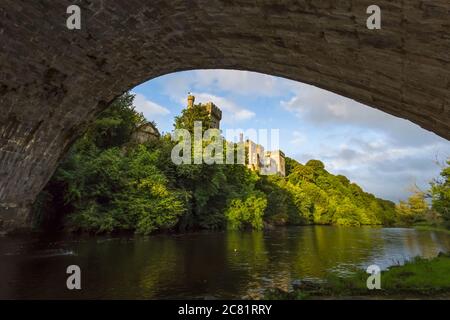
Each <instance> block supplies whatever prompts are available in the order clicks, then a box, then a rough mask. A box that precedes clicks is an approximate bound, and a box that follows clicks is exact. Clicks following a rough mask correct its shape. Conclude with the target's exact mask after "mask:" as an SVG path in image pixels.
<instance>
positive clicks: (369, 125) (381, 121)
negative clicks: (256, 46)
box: [280, 84, 445, 146]
mask: <svg viewBox="0 0 450 320" xmlns="http://www.w3.org/2000/svg"><path fill="white" fill-rule="evenodd" d="M294 91H296V94H295V95H294V96H293V97H291V98H290V99H289V100H282V101H280V105H281V107H282V108H283V109H285V110H287V111H288V112H291V113H293V114H294V115H295V116H296V117H298V118H300V119H302V120H304V121H305V122H307V123H310V124H314V125H318V126H326V127H327V129H333V128H334V129H339V128H342V127H353V128H360V129H364V130H365V131H374V132H378V133H383V135H384V136H385V139H386V140H389V141H390V143H391V144H395V145H402V146H404V145H410V146H417V145H428V144H430V143H435V142H439V141H441V142H442V141H445V140H444V139H443V138H440V137H439V136H437V135H435V134H434V133H432V132H429V131H426V130H424V129H422V128H420V127H419V126H418V125H415V124H413V123H412V122H410V121H407V120H404V119H401V118H398V117H395V116H392V115H390V114H388V113H385V112H382V111H380V110H378V109H375V108H372V107H368V106H366V105H363V104H361V103H358V102H356V101H354V100H351V99H348V98H345V97H342V96H339V95H337V94H334V93H332V92H329V91H325V90H322V89H319V88H316V87H313V86H309V85H305V84H297V87H296V89H294Z"/></svg>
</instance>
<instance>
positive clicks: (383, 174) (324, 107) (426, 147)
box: [132, 70, 450, 201]
mask: <svg viewBox="0 0 450 320" xmlns="http://www.w3.org/2000/svg"><path fill="white" fill-rule="evenodd" d="M132 92H133V93H135V94H136V98H135V105H136V107H137V110H138V111H140V112H143V114H144V116H145V117H146V118H147V119H148V120H154V121H156V123H157V125H158V128H159V130H160V131H163V132H170V131H172V129H173V118H174V117H175V116H176V115H178V114H179V113H180V112H181V110H182V109H183V108H185V106H186V103H187V101H186V98H187V94H188V92H192V93H193V94H194V95H195V96H196V102H207V101H212V102H214V103H215V104H216V105H217V106H219V108H221V109H222V113H223V119H222V122H221V129H223V130H226V129H243V130H246V129H267V130H271V129H279V133H280V147H281V149H282V150H283V151H284V152H285V153H286V155H287V156H289V157H292V158H294V159H296V160H298V161H300V162H301V163H305V162H306V161H308V160H309V159H319V160H321V161H323V162H324V163H325V167H326V169H327V170H328V171H330V172H332V173H334V174H344V175H346V176H347V177H348V178H349V179H350V180H351V181H353V182H356V183H357V184H359V185H360V186H362V187H363V189H364V190H366V191H368V192H371V193H373V194H375V195H376V196H379V197H382V198H385V199H390V200H393V201H398V200H401V199H405V198H407V197H408V195H409V194H410V190H411V187H412V186H414V184H416V185H417V186H419V187H420V188H421V189H423V190H426V189H427V188H428V182H429V181H430V180H431V179H433V178H435V177H437V176H438V175H439V172H440V169H441V168H440V166H439V165H438V163H437V162H440V163H441V164H442V163H443V162H444V160H445V159H446V158H448V157H449V156H450V142H449V141H447V140H445V139H443V138H440V137H439V136H437V135H435V134H433V133H431V132H429V131H426V130H424V129H422V128H420V127H419V126H417V125H415V124H413V123H411V122H409V121H407V120H403V119H399V118H396V117H394V116H391V115H389V114H386V113H384V112H381V111H378V110H376V109H374V108H371V107H368V106H365V105H362V104H360V103H357V102H355V101H353V100H351V99H347V98H345V97H342V96H339V95H336V94H333V93H331V92H329V91H325V90H322V89H319V88H316V87H313V86H310V85H306V84H303V83H300V82H295V81H291V80H287V79H283V78H279V77H273V76H269V75H264V74H259V73H254V72H248V71H235V70H194V71H184V72H178V73H173V74H169V75H165V76H162V77H159V78H156V79H153V80H151V81H148V82H146V83H143V84H141V85H139V86H138V87H136V88H134V89H133V90H132Z"/></svg>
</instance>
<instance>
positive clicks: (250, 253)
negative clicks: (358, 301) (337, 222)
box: [0, 226, 450, 299]
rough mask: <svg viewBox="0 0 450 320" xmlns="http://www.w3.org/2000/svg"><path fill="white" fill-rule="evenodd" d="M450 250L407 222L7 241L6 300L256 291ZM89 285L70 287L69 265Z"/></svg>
mask: <svg viewBox="0 0 450 320" xmlns="http://www.w3.org/2000/svg"><path fill="white" fill-rule="evenodd" d="M440 251H442V252H448V251H450V236H449V235H448V234H444V233H439V232H433V231H417V230H413V229H403V228H369V227H363V228H339V227H328V226H312V227H290V228H279V229H276V230H271V231H265V232H246V233H234V232H210V233H206V232H205V233H193V234H185V235H177V236H174V235H159V236H151V237H140V238H139V237H136V238H133V237H90V238H88V237H86V238H80V237H67V236H65V237H64V238H62V237H54V238H48V236H47V237H46V238H43V237H36V236H34V237H28V238H23V237H22V238H17V237H16V238H11V237H3V238H0V276H1V279H0V298H2V299H15V298H26V299H28V298H35V299H36V298H37V299H48V298H54V299H55V298H56V299H80V298H81V299H106V298H115V299H161V298H162V299H172V298H195V299H197V298H199V299H204V298H258V297H260V295H261V293H262V291H263V290H264V289H267V288H270V287H279V288H283V289H289V288H290V285H291V283H292V281H293V280H296V279H304V278H308V279H322V278H323V277H325V276H326V275H327V273H330V272H338V273H341V274H346V273H350V272H352V270H355V268H366V267H367V266H368V265H370V264H378V265H379V266H380V267H382V268H387V267H388V266H391V265H394V264H399V263H403V262H404V261H405V260H407V259H410V258H412V257H415V256H423V257H434V256H436V255H437V254H438V253H439V252H440ZM72 264H76V265H79V266H80V267H81V270H82V290H81V291H69V290H67V289H66V278H67V275H66V273H65V272H66V268H67V266H69V265H72Z"/></svg>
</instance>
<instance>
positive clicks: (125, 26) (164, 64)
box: [0, 0, 450, 228]
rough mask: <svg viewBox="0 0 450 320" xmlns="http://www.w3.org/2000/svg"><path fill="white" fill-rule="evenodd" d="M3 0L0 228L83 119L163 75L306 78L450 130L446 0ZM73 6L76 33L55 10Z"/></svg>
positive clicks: (449, 133) (21, 221) (37, 186)
mask: <svg viewBox="0 0 450 320" xmlns="http://www.w3.org/2000/svg"><path fill="white" fill-rule="evenodd" d="M373 2H374V1H372V0H370V1H367V0H303V1H302V0H295V1H294V0H289V1H288V0H259V1H250V0H191V1H181V0H164V1H163V0H159V1H158V0H152V1H150V0H127V1H123V0H107V1H106V0H105V1H101V0H90V1H87V0H78V1H77V0H72V1H66V0H59V1H54V0H40V1H34V0H22V1H18V0H2V1H1V3H0V111H1V112H0V221H1V222H0V224H3V228H5V227H8V226H26V221H28V220H27V212H28V208H29V206H30V205H31V203H32V202H33V200H34V199H35V197H36V195H37V194H38V192H39V191H40V190H41V188H42V187H43V186H44V184H45V183H46V182H47V180H48V179H49V177H50V176H51V174H52V173H53V171H54V169H55V167H56V165H57V163H58V161H59V160H60V158H61V157H62V156H63V154H64V152H65V151H66V150H67V148H68V147H69V146H70V145H71V143H72V142H73V141H74V139H75V138H76V137H77V135H79V134H80V133H81V132H82V131H83V129H84V128H85V127H86V124H88V123H89V122H90V121H91V120H92V119H93V118H94V117H95V115H96V114H97V113H98V112H99V111H101V110H102V109H103V108H105V107H106V106H107V105H108V103H109V102H110V101H112V100H113V99H114V97H116V96H117V95H119V94H121V93H122V92H123V91H125V90H127V89H130V88H132V87H133V86H135V85H137V84H139V83H142V82H143V81H145V80H148V79H151V78H154V77H156V76H160V75H163V74H167V73H170V72H174V71H179V70H185V69H196V68H232V69H242V70H252V71H258V72H263V73H268V74H272V75H277V76H283V77H287V78H290V79H294V80H298V81H302V82H305V83H309V84H313V85H316V86H318V87H321V88H324V89H327V90H331V91H333V92H336V93H338V94H341V95H344V96H347V97H350V98H353V99H355V100H357V101H360V102H362V103H365V104H367V105H370V106H373V107H375V108H378V109H380V110H383V111H386V112H388V113H391V114H393V115H396V116H399V117H403V118H406V119H409V120H411V121H413V122H415V123H417V124H419V125H420V126H422V127H424V128H426V129H428V130H431V131H434V132H435V133H437V134H439V135H441V136H443V137H445V138H447V139H448V138H450V130H449V128H450V66H449V63H450V2H449V1H448V0H403V1H391V0H377V1H376V3H377V4H378V5H379V6H380V7H381V8H382V29H381V30H368V29H367V28H366V27H365V23H366V18H367V14H366V8H367V6H368V5H371V4H373ZM70 4H78V5H80V7H81V8H82V30H81V31H70V30H68V29H67V28H66V24H65V23H66V18H67V14H66V9H67V6H68V5H70Z"/></svg>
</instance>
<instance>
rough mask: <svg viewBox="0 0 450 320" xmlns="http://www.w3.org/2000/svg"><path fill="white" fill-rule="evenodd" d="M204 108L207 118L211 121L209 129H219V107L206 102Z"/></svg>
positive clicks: (220, 115) (220, 117) (220, 113)
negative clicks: (207, 114)
mask: <svg viewBox="0 0 450 320" xmlns="http://www.w3.org/2000/svg"><path fill="white" fill-rule="evenodd" d="M205 108H206V110H207V111H208V113H209V117H210V119H211V128H212V129H220V120H222V110H220V109H219V107H218V106H216V105H215V104H214V103H212V102H207V103H206V105H205Z"/></svg>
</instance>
